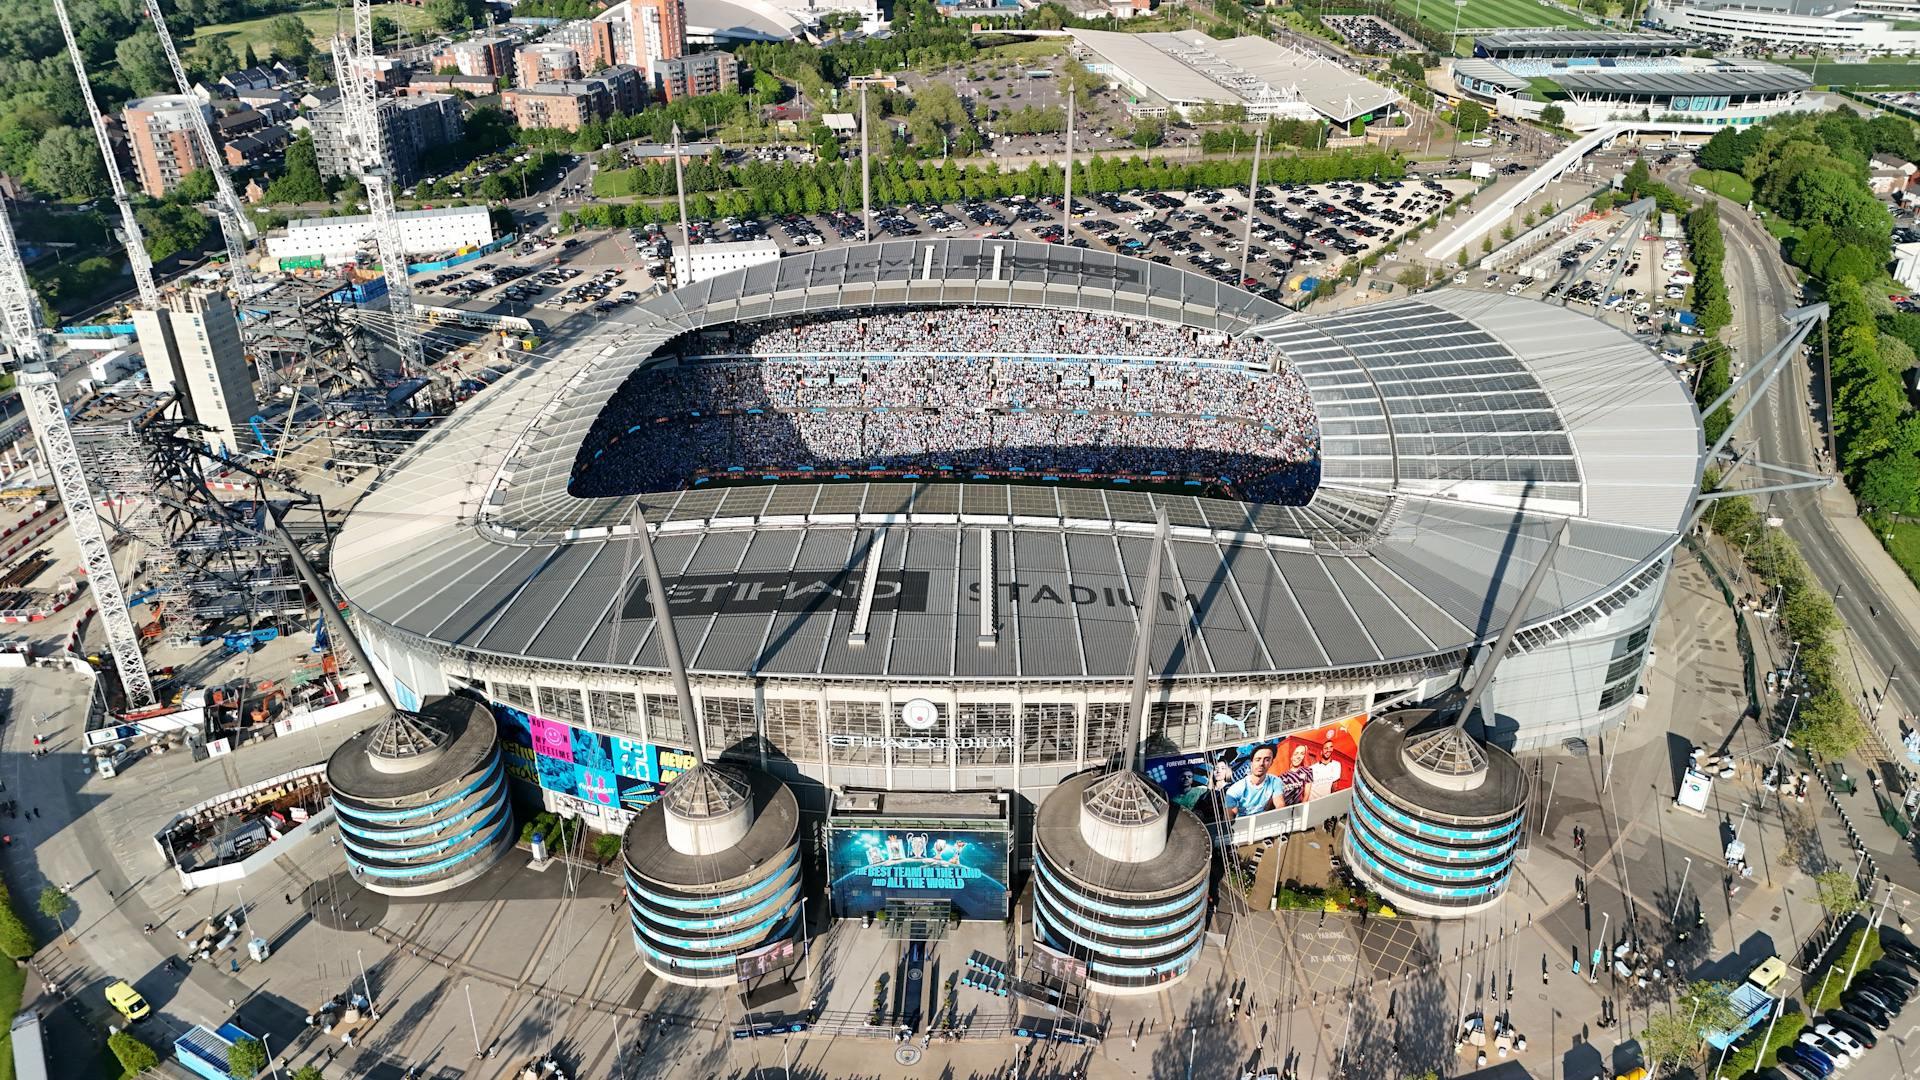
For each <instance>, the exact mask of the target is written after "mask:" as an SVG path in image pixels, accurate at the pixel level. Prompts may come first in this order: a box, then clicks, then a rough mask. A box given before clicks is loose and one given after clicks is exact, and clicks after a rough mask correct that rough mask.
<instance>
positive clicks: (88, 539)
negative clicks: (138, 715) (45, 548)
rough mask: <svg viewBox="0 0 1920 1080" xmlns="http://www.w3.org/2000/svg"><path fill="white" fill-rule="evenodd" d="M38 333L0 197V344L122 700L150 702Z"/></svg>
mask: <svg viewBox="0 0 1920 1080" xmlns="http://www.w3.org/2000/svg"><path fill="white" fill-rule="evenodd" d="M40 333H41V326H40V303H39V299H38V298H37V297H35V296H34V294H33V287H32V286H31V285H30V284H28V282H27V268H26V264H25V263H23V262H22V261H21V259H20V246H19V244H18V243H16V242H15V240H14V238H13V222H12V220H11V219H9V218H8V216H7V212H6V206H5V204H4V203H3V202H0V344H4V345H5V346H6V349H7V352H8V353H9V354H11V357H12V361H13V366H14V368H15V370H16V371H17V372H18V373H19V386H20V399H21V400H22V401H23V402H25V403H26V407H27V422H28V424H30V425H31V426H32V427H33V432H34V434H35V435H37V436H38V437H39V439H40V446H41V449H42V451H43V452H44V453H45V454H46V458H47V468H48V469H49V470H50V471H51V472H52V473H53V483H54V487H55V488H57V489H58V490H59V492H60V499H61V501H62V502H63V503H64V504H65V506H66V511H67V521H68V522H69V523H70V524H71V525H72V527H73V539H74V542H75V543H76V544H78V545H79V547H80V561H81V562H82V563H83V564H85V566H86V568H87V587H88V588H90V589H92V590H93V600H94V604H95V605H96V606H97V607H98V608H99V611H100V624H101V626H102V628H104V629H105V630H106V634H107V648H108V651H109V652H111V653H112V654H113V662H114V665H115V666H116V667H117V668H119V671H120V685H121V687H122V688H123V689H124V690H125V691H126V696H127V704H128V706H129V707H130V708H134V709H143V708H150V707H152V706H153V705H154V704H155V703H156V698H155V697H154V693H153V678H152V676H150V675H148V673H147V662H146V658H145V657H143V656H141V655H140V634H139V632H138V631H137V630H136V629H135V628H134V625H133V613H132V612H130V611H128V610H127V597H126V593H125V592H124V591H123V590H122V589H121V587H120V575H119V574H118V573H117V572H116V571H115V570H114V568H113V550H112V548H111V547H110V546H108V544H107V533H106V529H105V528H104V527H102V525H101V524H100V511H99V508H98V507H97V506H96V505H95V503H94V500H93V492H92V490H91V489H89V487H88V486H87V477H86V474H85V472H83V471H82V469H81V466H80V452H79V449H78V448H77V447H75V445H74V442H73V428H71V427H70V426H68V424H67V408H66V402H65V401H63V400H61V396H60V378H59V376H57V375H55V374H54V373H53V371H52V370H51V369H50V368H49V367H48V365H47V346H46V343H45V342H44V341H42V340H41V339H40Z"/></svg>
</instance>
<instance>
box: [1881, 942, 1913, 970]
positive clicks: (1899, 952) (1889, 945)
mask: <svg viewBox="0 0 1920 1080" xmlns="http://www.w3.org/2000/svg"><path fill="white" fill-rule="evenodd" d="M1885 945H1886V950H1887V952H1888V953H1890V954H1891V955H1893V956H1897V957H1899V958H1900V960H1901V961H1902V962H1904V963H1907V964H1911V965H1913V966H1915V967H1920V948H1915V947H1913V946H1912V945H1909V944H1907V943H1906V942H1904V941H1893V940H1889V941H1887V942H1886V943H1885Z"/></svg>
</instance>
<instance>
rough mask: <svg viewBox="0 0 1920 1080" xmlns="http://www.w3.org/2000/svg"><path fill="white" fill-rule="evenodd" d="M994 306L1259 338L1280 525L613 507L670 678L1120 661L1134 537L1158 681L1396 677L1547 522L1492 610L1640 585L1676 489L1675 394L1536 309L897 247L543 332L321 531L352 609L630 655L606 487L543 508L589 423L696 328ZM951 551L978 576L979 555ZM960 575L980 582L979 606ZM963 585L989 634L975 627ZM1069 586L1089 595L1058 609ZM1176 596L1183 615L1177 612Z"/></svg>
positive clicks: (788, 501)
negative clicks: (1167, 597) (1287, 490)
mask: <svg viewBox="0 0 1920 1080" xmlns="http://www.w3.org/2000/svg"><path fill="white" fill-rule="evenodd" d="M978 304H1010V305H1027V306H1037V305H1045V306H1053V307H1064V308H1075V309H1081V310H1089V311H1099V312H1109V313H1114V314H1117V315H1121V316H1130V317H1136V318H1154V319H1160V320H1164V321H1167V322H1176V323H1183V324H1187V325H1191V326H1196V327H1200V328H1204V329H1208V330H1215V331H1221V332H1226V333H1231V334H1237V335H1244V334H1254V335H1258V336H1260V337H1262V338H1264V339H1265V340H1267V341H1268V342H1270V343H1271V344H1272V345H1273V346H1274V347H1275V348H1277V350H1278V351H1279V352H1280V354H1282V356H1284V358H1285V361H1286V362H1287V363H1289V364H1291V365H1292V366H1293V367H1294V369H1295V370H1296V371H1298V372H1299V373H1300V375H1301V377H1302V378H1303V380H1304V381H1305V382H1306V384H1307V387H1308V389H1309V391H1310V393H1311V396H1312V397H1313V399H1314V404H1315V407H1316V409H1317V410H1318V413H1319V416H1320V418H1321V429H1322V438H1323V462H1322V477H1323V479H1322V484H1321V487H1320V489H1319V490H1318V492H1317V493H1316V494H1315V495H1314V496H1313V498H1312V500H1311V501H1310V502H1309V503H1308V504H1307V505H1305V506H1277V505H1259V504H1247V503H1240V502H1234V501H1230V500H1226V499H1214V498H1201V497H1195V496H1189V495H1167V494H1158V493H1148V492H1144V491H1121V490H1102V489H1094V488H1078V487H1064V486H1063V487H1046V486H1039V485H1026V486H1009V485H1004V484H990V483H969V484H959V483H943V484H920V483H912V482H900V483H878V482H873V483H842V484H808V483H774V484H767V485H758V486H751V487H707V488H695V489H690V490H686V491H681V492H671V493H665V494H654V495H648V496H643V498H645V499H646V500H647V506H648V515H649V518H650V519H651V520H652V521H653V522H654V523H655V524H656V525H657V526H658V533H659V535H658V537H657V539H656V547H657V550H658V553H659V557H660V559H661V563H662V569H663V571H664V572H665V575H666V576H667V578H668V579H669V584H670V587H675V588H676V590H677V593H676V594H677V595H696V594H699V595H704V596H706V597H707V598H708V600H709V601H710V602H702V603H695V604H690V605H688V606H687V607H685V608H684V609H682V608H681V607H679V606H676V608H675V615H674V618H675V622H676V625H677V628H678V630H679V637H680V640H681V642H682V643H683V648H684V649H685V651H686V654H687V660H688V664H689V666H690V668H692V669H693V670H695V671H696V672H705V673H710V674H717V675H734V676H739V675H743V674H761V675H768V676H787V677H804V678H821V677H825V678H860V679H874V678H885V679H902V680H908V679H941V680H959V681H1014V680H1019V681H1029V680H1048V681H1073V680H1101V681H1112V680H1116V679H1122V678H1124V677H1125V676H1126V673H1127V669H1128V667H1129V662H1130V653H1131V648H1132V642H1133V633H1134V630H1133V626H1134V615H1133V611H1132V608H1131V607H1130V606H1127V605H1126V604H1125V603H1124V602H1122V603H1107V602H1100V598H1101V597H1108V598H1112V597H1120V598H1122V599H1123V600H1124V598H1125V597H1126V596H1130V595H1132V594H1133V593H1134V592H1135V590H1137V589H1138V588H1139V587H1140V585H1141V583H1142V581H1143V579H1144V577H1145V567H1146V561H1147V550H1148V547H1149V546H1150V542H1151V541H1150V535H1151V530H1152V521H1153V517H1154V514H1155V511H1156V510H1157V509H1162V508H1164V509H1165V510H1166V511H1167V513H1168V516H1169V519H1170V522H1171V524H1172V526H1173V530H1172V532H1173V538H1172V541H1171V548H1170V555H1171V556H1172V557H1171V560H1170V566H1169V588H1168V592H1169V593H1170V594H1171V596H1172V597H1174V598H1175V599H1174V600H1172V601H1170V602H1168V603H1165V604H1163V605H1156V612H1157V618H1158V619H1159V620H1160V622H1161V624H1162V626H1161V629H1162V631H1163V632H1161V633H1158V634H1156V636H1155V641H1156V651H1157V653H1158V655H1157V656H1156V657H1155V664H1156V670H1157V671H1158V672H1159V673H1160V674H1161V675H1162V676H1163V677H1168V678H1203V677H1208V678H1210V677H1217V676H1223V675H1258V674H1262V673H1287V672H1305V671H1316V670H1326V669H1338V668H1353V667H1359V666H1367V665H1377V664H1395V663H1403V662H1416V661H1424V660H1427V659H1430V658H1433V657H1436V656H1440V655H1443V654H1450V653H1457V652H1458V651H1459V650H1461V649H1464V648H1467V647H1470V646H1471V645H1473V644H1475V643H1478V642H1482V641H1486V640H1490V639H1491V638H1492V637H1493V636H1495V634H1496V633H1497V631H1498V628H1499V627H1500V625H1501V624H1502V623H1503V622H1504V621H1505V619H1506V616H1507V613H1508V609H1509V608H1510V606H1511V605H1512V603H1513V602H1514V601H1515V599H1516V598H1517V594H1518V592H1519V584H1518V583H1519V582H1520V581H1523V580H1524V579H1525V578H1526V576H1527V571H1528V570H1529V569H1530V568H1531V567H1532V565H1533V564H1534V562H1535V561H1536V560H1537V559H1538V558H1539V556H1540V554H1541V552H1542V550H1543V548H1544V545H1545V542H1546V539H1547V536H1548V535H1549V532H1550V529H1551V526H1552V524H1553V522H1554V521H1555V520H1556V519H1557V518H1559V517H1563V516H1564V517H1568V518H1570V519H1571V522H1572V526H1571V528H1570V529H1569V531H1568V537H1567V541H1566V545H1565V547H1564V548H1563V550H1562V551H1561V552H1560V554H1559V555H1558V556H1557V557H1556V559H1555V562H1554V564H1553V567H1552V570H1551V573H1550V575H1549V577H1548V578H1547V580H1546V581H1545V582H1544V584H1543V586H1542V588H1541V589H1540V592H1539V594H1538V595H1537V596H1536V598H1535V600H1534V603H1533V606H1532V609H1531V610H1530V611H1528V612H1526V613H1525V621H1526V623H1527V624H1528V625H1530V626H1538V625H1541V624H1544V623H1549V622H1555V621H1556V620H1562V621H1564V620H1567V619H1569V618H1572V617H1577V616H1576V615H1575V614H1574V613H1578V612H1580V611H1581V610H1582V609H1583V608H1586V607H1587V606H1589V605H1594V604H1597V603H1602V602H1604V601H1605V599H1606V598H1608V597H1610V596H1613V595H1615V594H1617V593H1619V592H1620V591H1621V590H1622V589H1632V588H1636V587H1639V586H1643V585H1644V584H1645V583H1646V582H1648V581H1650V580H1652V579H1653V577H1656V576H1657V575H1658V573H1659V568H1660V565H1661V562H1662V560H1663V558H1664V556H1665V554H1666V552H1667V551H1668V549H1669V548H1670V547H1671V545H1672V544H1673V542H1674V540H1675V537H1676V534H1677V532H1678V531H1679V529H1680V527H1681V525H1682V524H1683V520H1684V517H1685V515H1686V514H1687V512H1688V509H1689V507H1690V506H1691V504H1692V498H1693V493H1694V491H1695V488H1696V485H1697V483H1698V479H1699V474H1698V468H1699V466H1698V459H1699V453H1700V448H1701V441H1700V428H1699V423H1698V420H1697V418H1696V416H1695V414H1694V410H1693V406H1692V403H1691V401H1690V399H1689V398H1688V396H1687V394H1686V391H1685V388H1684V387H1683V386H1682V385H1681V384H1680V382H1679V381H1678V379H1677V378H1676V377H1675V376H1674V375H1673V374H1672V373H1671V372H1670V371H1669V370H1668V369H1667V368H1666V366H1665V365H1664V364H1662V363H1661V362H1660V361H1659V359H1658V358H1657V357H1655V356H1654V355H1653V354H1652V353H1651V352H1650V351H1648V350H1647V349H1646V348H1645V347H1644V346H1642V345H1640V344H1638V343H1636V342H1634V341H1633V340H1632V339H1630V338H1628V337H1627V336H1626V335H1624V334H1622V333H1620V332H1619V331H1617V330H1614V329H1611V328H1609V327H1606V326H1604V325H1602V324H1600V323H1598V322H1596V321H1594V320H1592V319H1589V318H1587V317H1585V316H1583V315H1579V314H1576V313H1574V312H1571V311H1567V310H1565V309H1561V308H1556V307H1551V306H1548V305H1544V304H1541V303H1539V302H1536V301H1531V300H1524V299H1517V298H1511V297H1506V296H1501V295H1489V294H1485V293H1477V292H1467V291H1464V290H1440V291H1437V292H1433V293H1427V294H1423V295H1420V296H1418V297H1413V298H1408V299H1403V300H1399V301H1392V302H1386V303H1379V304H1373V305H1369V306H1367V307H1364V308H1359V309H1352V310H1349V311H1341V312H1333V313H1329V314H1327V315H1324V316H1318V315H1315V316H1304V315H1296V314H1293V313H1291V312H1289V311H1287V310H1286V309H1284V308H1281V307H1279V306H1278V305H1275V304H1273V303H1270V302H1268V301H1266V300H1263V299H1261V298H1259V297H1256V296H1253V295H1251V294H1248V293H1245V292H1243V291H1241V290H1238V289H1233V288H1231V287H1228V286H1224V285H1220V284H1218V283H1216V282H1214V281H1212V280H1211V279H1208V278H1205V277H1201V276H1199V275H1195V274H1190V273H1187V272H1185V271H1181V270H1176V269H1173V268H1170V267H1165V266H1160V265H1157V264H1153V263H1148V262H1143V261H1140V260H1135V259H1130V258H1126V257H1123V256H1115V255H1109V254H1105V253H1100V252H1093V251H1082V250H1078V249H1072V248H1058V247H1053V246H1049V245H1044V244H1030V243H1022V242H989V241H979V240H930V241H911V242H908V241H902V242H897V243H879V244H870V245H862V246H856V247H849V248H839V249H829V250H824V251H820V252H813V253H807V254H803V255H799V256H794V257H790V258H787V259H784V260H782V261H780V262H778V263H771V264H765V265H762V266H757V267H753V268H750V269H747V270H743V271H736V272H734V273H731V274H728V275H723V276H721V277H717V278H714V279H711V280H709V281H705V282H700V283H698V284H696V285H693V286H690V287H688V288H686V289H682V290H678V291H676V292H673V293H670V294H667V295H665V296H662V297H659V298H656V299H655V300H653V301H650V302H649V303H647V304H644V305H641V306H640V307H638V308H633V309H628V310H626V311H623V312H621V313H619V314H617V315H615V316H613V317H610V318H608V319H605V320H594V319H590V318H585V317H582V318H575V319H573V320H570V321H569V322H568V323H566V324H564V325H563V326H561V327H560V328H559V330H558V333H557V334H556V336H555V338H554V340H553V341H550V342H549V343H548V344H547V345H546V346H545V347H544V349H543V351H544V353H545V354H546V355H547V358H546V359H544V360H542V361H540V362H537V363H530V364H528V365H525V366H523V367H521V368H519V369H517V370H516V371H514V372H513V373H512V374H510V375H509V376H507V377H506V378H504V379H502V380H501V381H500V382H498V383H496V384H495V385H494V386H492V387H490V388H489V389H488V390H486V391H485V392H484V393H482V394H481V395H479V396H478V397H476V398H475V399H474V400H473V401H471V402H469V403H468V404H467V405H466V406H464V407H463V409H462V411H461V412H460V413H458V414H456V415H455V416H454V417H453V418H451V419H450V420H449V421H448V422H446V423H444V424H443V425H441V426H440V427H439V428H437V429H436V430H434V431H433V432H432V433H431V434H430V435H429V436H427V437H426V438H425V439H424V440H422V441H421V442H420V443H419V444H418V445H417V446H416V447H415V448H414V449H412V450H411V451H409V453H408V454H407V456H406V457H404V458H403V459H402V460H401V461H400V462H398V463H396V464H395V465H394V466H393V467H392V468H391V469H390V470H389V472H388V473H387V475H386V476H385V477H384V478H383V479H382V480H381V481H380V482H379V483H378V485H377V486H376V487H375V488H373V489H372V490H370V491H369V492H368V494H367V495H366V496H365V497H364V498H363V499H362V500H361V502H360V504H359V505H358V506H357V507H356V508H355V509H354V511H353V512H352V514H351V515H350V517H349V519H348V521H347V523H346V525H345V527H344V529H343V531H342V533H341V535H340V537H339V539H338V540H337V542H336V544H335V556H334V572H335V576H336V579H337V580H338V581H339V583H340V586H341V588H342V589H343V591H344V592H345V593H346V594H347V596H348V597H349V599H350V600H351V601H352V602H353V603H354V605H355V606H356V609H357V610H358V611H360V612H361V613H363V614H364V615H366V616H367V617H370V618H372V619H374V620H376V621H377V622H378V623H380V624H381V625H382V626H383V627H384V628H385V629H386V630H387V631H388V632H390V633H396V634H400V635H404V636H406V637H409V638H412V639H416V640H418V641H421V642H424V643H427V644H429V645H431V646H432V647H434V648H435V649H437V650H441V651H451V652H455V653H464V654H467V655H472V656H477V657H482V658H485V657H503V658H505V657H511V658H531V659H534V660H536V661H540V662H546V663H552V664H560V665H580V666H592V667H600V666H609V665H611V666H621V667H637V668H643V669H658V668H660V667H661V666H662V665H663V660H662V658H661V655H660V647H659V643H658V641H657V640H656V637H655V635H654V634H653V632H652V631H653V613H652V611H651V610H650V607H649V606H648V605H646V604H645V603H644V602H640V601H634V600H631V599H629V598H627V597H622V596H616V593H617V592H618V591H619V589H618V585H619V583H620V582H621V581H622V580H632V579H633V578H632V576H631V575H632V571H633V569H634V562H633V560H634V558H635V556H634V554H633V552H632V551H631V545H630V544H629V543H628V542H627V541H626V539H625V537H626V536H627V535H628V533H629V528H628V525H627V524H626V523H627V522H628V521H629V520H630V517H631V511H632V506H633V497H624V498H608V499H594V500H585V499H578V498H575V497H573V496H571V495H569V494H568V493H567V479H568V475H569V471H570V469H571V467H572V465H573V462H574V460H575V455H576V453H577V451H578V448H579V446H580V443H581V440H582V439H583V438H584V437H585V435H586V432H587V431H588V429H589V427H590V426H591V425H592V423H593V420H594V418H595V417H596V416H597V415H598V414H599V411H600V409H601V408H602V407H603V406H604V404H605V403H606V402H607V400H608V399H609V398H610V397H611V396H612V395H613V394H614V392H615V391H616V390H617V389H618V388H619V387H620V386H621V384H622V383H623V382H625V380H626V378H627V376H628V375H630V374H631V373H632V372H633V371H634V370H635V369H636V367H637V366H639V365H641V364H643V363H645V362H646V361H647V360H648V358H649V357H651V356H652V355H653V353H654V351H655V350H656V349H657V348H658V347H659V346H660V345H661V344H663V343H664V342H666V341H668V340H669V339H672V338H674V337H676V336H678V335H680V334H682V333H685V332H686V331H688V330H692V329H695V328H698V327H701V326H711V325H719V324H724V323H731V322H740V321H752V320H757V319H764V318H767V317H770V316H775V315H781V314H789V313H801V312H812V313H821V312H828V311H832V310H834V309H840V308H861V307H871V306H876V305H877V306H892V305H915V306H938V305H978ZM983 553H984V562H983ZM983 567H986V568H990V572H991V575H992V580H991V582H988V583H986V585H987V587H986V588H985V589H984V590H981V591H978V592H977V591H975V587H977V586H979V585H981V584H982V583H983V582H982V579H983V576H984V573H983ZM869 573H873V574H879V575H883V576H884V578H885V580H887V581H888V582H890V583H892V584H895V585H897V586H898V589H897V590H894V591H895V595H896V596H898V597H899V599H898V600H897V601H896V602H894V603H892V604H889V605H884V610H883V609H882V608H880V607H876V608H875V609H874V610H873V611H872V612H871V614H870V622H868V623H867V624H866V625H865V626H864V627H863V628H862V629H864V631H865V635H866V636H865V641H864V643H863V644H856V643H855V642H854V638H855V636H856V635H855V634H854V626H853V621H854V620H855V619H856V618H857V617H858V613H857V612H856V611H855V610H853V607H854V606H853V605H851V604H837V603H833V602H828V603H823V604H814V605H811V606H807V607H794V606H791V605H783V604H780V603H737V602H733V601H732V600H730V599H729V598H730V597H737V596H739V595H742V594H739V593H736V592H731V591H730V584H729V583H733V582H737V581H741V580H755V581H758V580H762V579H764V580H766V581H781V582H793V581H800V582H813V583H817V584H822V585H824V586H826V587H827V588H828V592H829V594H830V595H831V594H832V593H833V592H834V591H836V590H839V589H840V588H841V586H844V585H845V584H846V583H847V582H849V581H859V580H860V579H861V578H862V577H863V576H864V575H866V574H869ZM982 592H984V594H985V595H987V596H988V597H989V599H988V600H987V603H989V604H991V605H992V607H991V608H990V609H989V611H988V612H987V613H986V614H987V615H988V616H989V617H990V618H989V620H988V621H989V622H991V623H992V625H993V626H994V627H995V647H993V648H981V647H979V645H978V642H977V635H978V633H979V628H980V626H981V625H982V610H981V607H982V600H981V595H982ZM1088 597H1091V598H1092V600H1090V601H1084V602H1083V600H1084V598H1088ZM1181 598H1184V599H1181Z"/></svg>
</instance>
